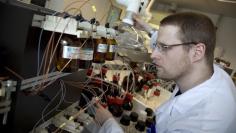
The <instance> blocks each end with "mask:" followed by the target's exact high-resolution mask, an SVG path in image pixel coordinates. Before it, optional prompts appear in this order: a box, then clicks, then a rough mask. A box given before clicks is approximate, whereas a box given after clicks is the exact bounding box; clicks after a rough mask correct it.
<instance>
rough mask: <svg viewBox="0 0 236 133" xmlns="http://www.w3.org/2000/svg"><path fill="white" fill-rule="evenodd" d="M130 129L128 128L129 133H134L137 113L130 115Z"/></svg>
mask: <svg viewBox="0 0 236 133" xmlns="http://www.w3.org/2000/svg"><path fill="white" fill-rule="evenodd" d="M129 117H130V127H129V132H130V133H134V132H135V130H136V129H135V125H136V123H137V121H138V113H136V112H131V113H130V115H129Z"/></svg>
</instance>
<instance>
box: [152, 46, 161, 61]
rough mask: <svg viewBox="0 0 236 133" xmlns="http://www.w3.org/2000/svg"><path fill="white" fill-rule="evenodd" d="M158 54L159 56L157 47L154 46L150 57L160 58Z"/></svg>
mask: <svg viewBox="0 0 236 133" xmlns="http://www.w3.org/2000/svg"><path fill="white" fill-rule="evenodd" d="M160 56H161V53H160V51H159V50H158V48H155V49H154V50H153V51H152V54H151V58H152V59H160Z"/></svg>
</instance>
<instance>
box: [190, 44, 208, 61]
mask: <svg viewBox="0 0 236 133" xmlns="http://www.w3.org/2000/svg"><path fill="white" fill-rule="evenodd" d="M205 52H206V45H205V44H204V43H198V44H196V45H194V46H193V47H192V48H191V49H190V53H191V55H190V56H191V61H192V62H197V61H199V60H203V59H204V56H205Z"/></svg>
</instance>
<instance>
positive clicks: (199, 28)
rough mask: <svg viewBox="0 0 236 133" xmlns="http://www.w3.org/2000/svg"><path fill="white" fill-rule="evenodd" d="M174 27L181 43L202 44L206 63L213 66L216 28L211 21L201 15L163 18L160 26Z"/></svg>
mask: <svg viewBox="0 0 236 133" xmlns="http://www.w3.org/2000/svg"><path fill="white" fill-rule="evenodd" d="M165 25H175V26H177V27H179V30H180V31H179V33H180V34H179V35H180V36H179V39H180V40H181V41H182V42H197V43H203V44H205V46H206V53H205V57H206V61H207V64H208V65H211V66H212V64H213V61H214V49H215V43H216V28H215V26H214V24H213V22H212V21H211V19H210V18H209V17H207V16H205V15H203V14H199V13H193V12H182V13H176V14H172V15H169V16H167V17H165V18H164V19H163V20H162V21H161V22H160V26H165Z"/></svg>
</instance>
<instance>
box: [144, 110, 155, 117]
mask: <svg viewBox="0 0 236 133" xmlns="http://www.w3.org/2000/svg"><path fill="white" fill-rule="evenodd" d="M145 111H146V112H147V118H152V117H153V110H152V109H151V108H146V109H145Z"/></svg>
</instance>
